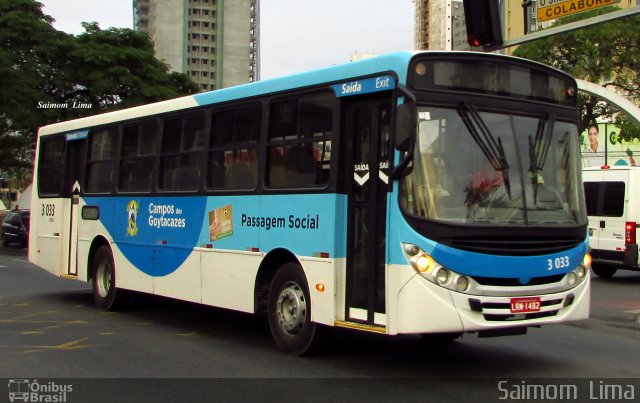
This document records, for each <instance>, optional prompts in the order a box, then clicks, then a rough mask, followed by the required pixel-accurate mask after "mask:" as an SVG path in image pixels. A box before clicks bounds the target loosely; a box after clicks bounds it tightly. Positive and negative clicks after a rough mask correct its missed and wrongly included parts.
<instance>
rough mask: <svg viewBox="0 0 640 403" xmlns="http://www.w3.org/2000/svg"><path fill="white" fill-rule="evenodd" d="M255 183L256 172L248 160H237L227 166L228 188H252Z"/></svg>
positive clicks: (226, 186) (226, 183) (226, 185)
mask: <svg viewBox="0 0 640 403" xmlns="http://www.w3.org/2000/svg"><path fill="white" fill-rule="evenodd" d="M255 183H256V174H255V172H253V171H252V170H251V169H250V168H249V166H248V164H247V163H246V162H243V161H235V162H233V163H231V165H229V168H227V177H226V182H225V188H226V189H250V188H253V187H254V186H255Z"/></svg>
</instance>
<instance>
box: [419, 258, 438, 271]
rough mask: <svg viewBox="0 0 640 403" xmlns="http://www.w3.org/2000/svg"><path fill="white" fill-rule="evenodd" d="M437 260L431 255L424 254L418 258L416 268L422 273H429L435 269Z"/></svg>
mask: <svg viewBox="0 0 640 403" xmlns="http://www.w3.org/2000/svg"><path fill="white" fill-rule="evenodd" d="M435 267H436V262H435V260H433V258H431V256H429V255H426V254H422V255H420V256H418V257H417V258H416V269H418V271H419V272H421V273H428V272H430V271H432V270H433V269H435Z"/></svg>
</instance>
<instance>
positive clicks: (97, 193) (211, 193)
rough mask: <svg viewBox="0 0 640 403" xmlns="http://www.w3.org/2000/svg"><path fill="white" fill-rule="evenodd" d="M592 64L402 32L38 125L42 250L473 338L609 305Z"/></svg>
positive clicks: (187, 296) (70, 263)
mask: <svg viewBox="0 0 640 403" xmlns="http://www.w3.org/2000/svg"><path fill="white" fill-rule="evenodd" d="M576 88H577V87H576V82H575V80H574V79H572V78H571V77H569V76H567V75H566V74H564V73H562V72H560V71H558V70H555V69H551V68H549V67H547V66H544V65H541V64H538V63H533V62H530V61H526V60H523V59H518V58H513V57H509V56H503V55H494V54H479V53H471V52H459V53H457V52H400V53H393V54H389V55H381V56H377V57H373V58H370V59H366V60H362V61H357V62H350V63H346V64H342V65H336V66H332V67H329V68H324V69H319V70H316V71H311V72H306V73H301V74H296V75H292V76H287V77H282V78H275V79H270V80H266V81H261V82H255V83H249V84H245V85H240V86H237V87H232V88H225V89H220V90H216V91H212V92H206V93H200V94H196V95H192V96H185V97H182V98H178V99H174V100H169V101H164V102H158V103H154V104H150V105H144V106H139V107H134V108H130V109H125V110H121V111H115V112H109V113H104V114H100V115H96V116H91V117H86V118H81V119H77V120H72V121H68V122H62V123H56V124H52V125H49V126H45V127H42V128H40V130H39V133H38V141H37V150H36V161H35V174H34V183H33V185H34V189H35V191H34V197H33V203H32V214H31V220H32V224H31V232H32V234H31V236H30V243H29V259H30V261H31V262H33V263H35V264H36V265H39V266H40V267H42V268H44V269H46V270H48V271H49V272H51V273H53V274H55V275H57V276H60V277H64V278H69V279H74V280H79V281H86V282H91V284H92V289H93V295H94V299H95V301H96V303H97V305H98V306H99V307H100V308H102V309H106V310H115V309H122V308H124V307H126V305H127V304H128V302H129V301H130V299H131V295H132V294H135V293H147V294H155V295H159V296H166V297H171V298H175V299H179V300H185V301H192V302H196V303H200V304H205V305H210V306H215V307H221V308H226V309H230V310H235V311H241V312H248V313H255V314H258V313H262V314H266V316H267V318H268V323H269V327H270V330H271V334H272V336H273V339H274V341H275V344H276V346H277V347H278V348H279V349H280V350H282V351H284V352H287V353H290V354H295V355H300V354H303V353H305V352H308V351H310V350H311V349H312V348H313V347H314V346H316V345H317V343H315V342H316V341H317V340H318V337H316V336H317V334H318V333H319V332H320V331H326V330H327V328H329V327H342V328H351V329H357V330H361V331H366V332H375V333H380V334H386V335H398V334H417V335H423V336H424V337H425V339H430V340H433V339H438V340H443V341H446V340H452V339H455V338H457V337H459V336H460V335H462V334H463V333H477V334H478V335H479V336H482V337H485V336H500V335H513V334H522V333H525V332H526V330H527V329H528V328H529V327H539V326H541V325H545V324H549V323H559V322H566V321H573V320H579V319H584V318H587V317H588V315H589V299H590V284H589V283H590V282H589V276H590V274H589V267H590V257H589V254H588V253H587V252H588V250H587V249H588V243H587V236H586V234H587V215H586V212H585V207H584V194H583V187H582V181H581V171H580V150H579V145H578V142H579V138H578V131H577V123H578V121H577V119H578V110H577V106H576V102H577V99H576V98H577V96H576V93H577V91H576Z"/></svg>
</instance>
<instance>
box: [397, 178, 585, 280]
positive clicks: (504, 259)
mask: <svg viewBox="0 0 640 403" xmlns="http://www.w3.org/2000/svg"><path fill="white" fill-rule="evenodd" d="M396 188H397V186H396ZM390 198H391V200H397V194H396V192H394V193H393V196H391V195H390ZM391 206H392V207H391V212H390V214H389V217H390V218H389V220H390V222H389V225H391V228H392V229H393V231H392V232H391V234H390V240H389V263H393V264H408V260H407V258H406V256H405V255H404V252H403V250H402V243H412V244H415V245H417V246H418V247H420V248H421V249H422V250H423V251H425V252H426V253H428V254H430V255H431V257H433V259H435V261H436V262H438V263H440V264H441V265H443V266H445V267H448V268H450V269H451V270H453V271H455V272H457V273H459V274H464V275H467V276H477V277H494V278H517V279H519V280H520V282H521V283H522V284H526V283H527V282H528V281H529V280H530V279H532V278H536V277H546V276H553V275H556V274H563V273H568V272H570V271H571V270H573V269H575V268H576V267H577V266H578V265H579V264H580V263H581V262H582V259H583V257H584V255H585V253H587V249H588V241H587V240H585V241H584V242H582V243H580V244H579V245H578V246H576V247H574V248H571V249H569V250H566V251H563V252H559V253H552V254H548V255H539V256H499V255H488V254H481V253H474V252H469V251H463V250H459V249H455V248H452V247H449V246H446V245H442V244H439V243H437V242H434V241H432V240H429V239H426V238H425V237H424V236H422V235H420V234H418V233H417V232H416V231H415V230H413V229H412V228H411V227H410V226H409V225H408V224H407V223H406V220H405V219H404V217H403V216H402V213H401V212H400V208H399V206H398V203H393V202H392V203H391ZM549 230H550V231H553V228H550V229H549ZM550 267H551V269H550Z"/></svg>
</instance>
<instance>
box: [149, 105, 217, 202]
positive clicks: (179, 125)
mask: <svg viewBox="0 0 640 403" xmlns="http://www.w3.org/2000/svg"><path fill="white" fill-rule="evenodd" d="M204 126H205V123H204V113H202V112H197V113H191V114H188V115H182V116H179V117H176V118H170V119H167V120H165V122H164V125H163V133H162V148H161V153H162V157H161V158H160V172H159V174H160V175H159V178H158V186H159V188H160V189H161V190H165V191H176V190H177V191H185V190H191V191H195V190H197V189H198V187H199V183H200V175H201V174H202V172H201V169H200V166H201V150H202V148H203V144H204V138H203V136H204Z"/></svg>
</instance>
